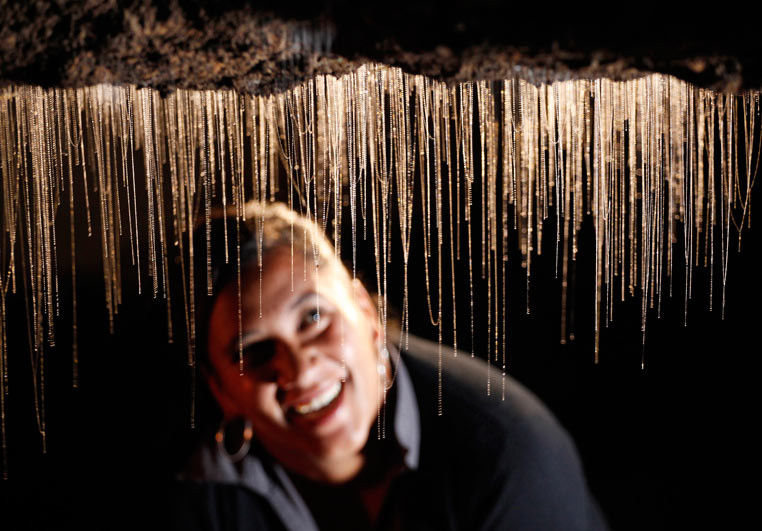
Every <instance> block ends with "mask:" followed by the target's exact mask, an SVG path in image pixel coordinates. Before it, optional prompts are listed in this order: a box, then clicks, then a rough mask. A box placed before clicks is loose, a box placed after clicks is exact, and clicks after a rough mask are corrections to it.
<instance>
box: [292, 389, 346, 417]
mask: <svg viewBox="0 0 762 531" xmlns="http://www.w3.org/2000/svg"><path fill="white" fill-rule="evenodd" d="M340 392H341V382H336V383H335V384H334V385H333V386H331V387H330V388H329V389H327V390H326V391H325V392H324V393H323V394H322V395H319V396H316V397H315V398H313V399H312V400H311V401H309V402H308V403H306V404H299V405H296V406H294V411H296V412H297V413H299V414H300V415H306V414H307V413H312V412H313V411H317V410H318V409H321V408H324V407H325V406H327V405H328V404H330V403H331V402H332V401H333V399H334V398H336V397H337V396H339V393H340Z"/></svg>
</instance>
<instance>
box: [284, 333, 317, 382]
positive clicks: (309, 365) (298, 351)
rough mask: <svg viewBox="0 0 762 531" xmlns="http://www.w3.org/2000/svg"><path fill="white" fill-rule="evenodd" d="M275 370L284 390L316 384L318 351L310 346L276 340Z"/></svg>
mask: <svg viewBox="0 0 762 531" xmlns="http://www.w3.org/2000/svg"><path fill="white" fill-rule="evenodd" d="M275 349H276V351H275V359H274V362H275V367H274V368H275V370H276V381H277V383H278V386H279V387H281V388H282V389H284V390H288V389H291V388H299V387H302V388H307V387H310V386H311V385H313V384H314V379H315V372H316V370H317V360H318V356H317V353H316V352H315V351H314V350H313V349H310V348H305V347H302V346H300V345H292V344H289V343H287V342H285V341H278V342H276V346H275Z"/></svg>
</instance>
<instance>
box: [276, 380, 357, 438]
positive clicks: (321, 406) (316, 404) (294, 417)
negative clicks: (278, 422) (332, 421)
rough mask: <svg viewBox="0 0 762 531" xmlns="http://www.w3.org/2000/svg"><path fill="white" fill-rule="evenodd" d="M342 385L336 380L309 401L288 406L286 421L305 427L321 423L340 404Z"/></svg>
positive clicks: (342, 395) (312, 426)
mask: <svg viewBox="0 0 762 531" xmlns="http://www.w3.org/2000/svg"><path fill="white" fill-rule="evenodd" d="M344 386H345V384H344V383H342V382H341V381H338V382H336V383H335V384H334V385H332V386H331V387H329V388H328V389H326V390H325V391H324V392H323V393H321V394H320V395H318V396H316V397H314V398H313V399H312V400H310V401H309V402H307V403H304V404H296V405H294V406H292V407H290V408H288V411H287V413H286V417H287V419H288V421H289V422H291V423H294V424H298V425H300V426H302V427H305V428H314V427H316V426H317V425H319V424H323V423H324V422H326V421H327V420H328V419H329V418H330V417H331V416H332V415H333V413H334V412H335V411H336V410H337V409H338V407H339V405H341V402H342V399H343V397H344Z"/></svg>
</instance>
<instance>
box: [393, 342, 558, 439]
mask: <svg viewBox="0 0 762 531" xmlns="http://www.w3.org/2000/svg"><path fill="white" fill-rule="evenodd" d="M440 348H441V373H440V364H439V357H440ZM401 353H402V356H403V361H404V363H405V367H406V369H407V371H408V373H409V374H410V379H411V381H412V382H413V387H414V388H415V393H416V396H417V398H418V402H419V406H420V412H421V416H422V417H426V416H431V415H432V414H433V415H434V416H437V417H441V421H442V422H443V423H446V424H449V423H451V422H453V423H457V424H459V425H460V426H462V427H466V426H469V427H471V428H474V429H478V430H479V431H482V430H491V431H494V432H497V433H496V435H497V434H502V435H505V434H506V432H510V433H511V434H513V435H517V434H518V433H520V432H521V431H525V430H526V429H530V428H531V429H534V430H540V431H547V432H549V433H548V435H558V436H563V437H566V434H565V432H564V430H563V428H562V427H561V426H560V424H559V423H558V421H557V420H556V419H555V417H553V415H552V413H551V412H550V411H549V410H548V409H547V407H546V406H545V405H544V404H543V403H542V402H541V401H540V399H539V398H537V396H535V395H534V394H533V393H532V392H531V391H529V390H528V389H527V388H526V387H524V386H523V385H522V384H521V383H519V382H518V381H517V380H516V379H515V378H513V377H511V376H510V375H507V374H505V375H504V374H503V373H502V371H501V370H499V369H498V368H497V367H496V366H495V365H494V364H493V365H489V364H488V363H487V362H485V361H484V360H482V359H481V358H478V357H471V354H470V353H467V352H463V351H457V355H455V353H454V351H453V348H452V347H450V346H447V345H442V346H441V347H440V346H439V345H438V344H437V343H434V342H431V341H427V340H425V339H421V338H419V337H415V336H410V338H409V342H408V344H407V345H405V348H402V349H401ZM440 412H441V415H440ZM558 432H560V433H558Z"/></svg>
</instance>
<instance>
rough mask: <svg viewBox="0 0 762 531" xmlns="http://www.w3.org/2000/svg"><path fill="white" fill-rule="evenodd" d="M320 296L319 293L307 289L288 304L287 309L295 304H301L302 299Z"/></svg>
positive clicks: (292, 307) (291, 308)
mask: <svg viewBox="0 0 762 531" xmlns="http://www.w3.org/2000/svg"><path fill="white" fill-rule="evenodd" d="M318 297H320V295H319V294H318V293H317V292H315V291H308V292H307V293H304V294H303V295H302V296H301V297H299V298H298V299H296V300H295V301H293V302H292V303H291V304H289V305H288V308H289V310H293V309H294V308H296V307H297V306H299V305H301V304H302V303H303V302H304V301H306V300H308V299H311V298H314V299H317V298H318Z"/></svg>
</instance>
